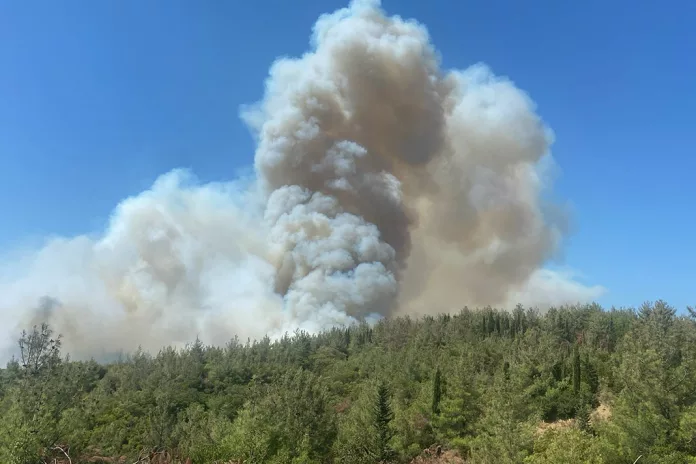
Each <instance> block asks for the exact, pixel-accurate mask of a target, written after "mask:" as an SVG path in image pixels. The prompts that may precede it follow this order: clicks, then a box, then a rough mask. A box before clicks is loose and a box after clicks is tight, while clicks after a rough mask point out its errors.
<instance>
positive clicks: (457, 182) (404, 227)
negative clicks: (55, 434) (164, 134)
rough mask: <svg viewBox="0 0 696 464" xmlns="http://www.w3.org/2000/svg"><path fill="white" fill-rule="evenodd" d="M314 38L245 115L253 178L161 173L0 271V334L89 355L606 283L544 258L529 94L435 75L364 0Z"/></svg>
mask: <svg viewBox="0 0 696 464" xmlns="http://www.w3.org/2000/svg"><path fill="white" fill-rule="evenodd" d="M311 45H312V47H311V51H310V52H308V53H307V54H305V55H303V56H302V57H301V58H297V59H289V58H284V59H280V60H278V61H276V62H275V63H274V64H273V65H272V67H271V70H270V75H269V77H268V80H267V82H266V91H265V96H264V98H263V100H262V101H261V102H259V103H258V104H256V105H252V106H249V107H246V108H244V110H243V111H242V119H243V120H244V121H245V122H246V124H247V125H248V126H249V127H250V129H251V130H252V132H253V134H254V137H255V138H256V140H257V151H256V154H255V176H254V177H253V178H252V179H236V180H233V181H231V182H227V183H213V184H201V183H199V182H197V180H196V179H195V178H194V177H193V175H192V174H191V173H189V172H187V171H181V170H175V171H172V172H170V173H167V174H165V175H163V176H162V177H161V178H159V179H158V180H157V181H156V182H155V183H154V185H153V186H152V187H151V188H150V189H149V190H147V191H145V192H143V193H141V194H139V195H137V196H134V197H132V198H128V199H126V200H124V201H123V202H122V203H121V204H119V205H118V206H117V207H116V209H115V211H114V213H113V214H112V217H111V220H110V224H109V226H108V228H107V229H106V230H105V231H104V233H103V234H102V235H101V236H98V237H89V236H80V237H74V238H56V239H51V240H49V241H48V242H47V243H46V244H45V246H44V247H43V248H40V249H38V250H35V251H32V252H30V253H24V254H23V255H22V256H21V258H20V259H16V260H11V261H10V262H9V263H8V264H5V265H3V267H2V269H1V270H0V294H1V295H2V300H0V312H1V314H2V317H3V319H4V321H5V325H4V332H5V333H0V337H2V338H0V340H4V341H7V342H8V343H14V339H15V338H16V333H17V330H19V328H20V327H26V326H27V325H30V324H32V323H38V322H42V321H47V322H49V323H50V324H51V325H52V326H53V327H54V328H55V329H56V330H57V331H59V332H61V333H62V334H63V335H64V336H65V342H64V346H65V348H66V350H67V351H69V352H71V353H72V354H73V355H75V356H77V357H85V356H96V357H104V356H107V355H109V354H110V353H114V352H118V351H121V350H125V351H129V350H133V349H135V348H137V347H138V346H139V345H141V346H143V347H144V348H146V349H149V350H157V349H158V348H160V347H161V346H163V345H177V346H180V345H182V344H185V343H187V342H190V341H192V340H193V339H194V338H195V337H196V336H199V337H200V338H201V339H202V340H203V341H204V342H207V343H213V344H222V343H225V342H226V341H227V340H229V339H230V338H231V337H232V336H234V335H235V334H237V335H240V336H241V337H252V338H257V337H262V336H264V335H266V334H269V335H271V336H277V335H280V334H282V333H284V332H285V331H292V330H294V329H296V328H300V329H305V330H309V331H316V330H320V329H322V328H326V327H330V326H333V325H337V324H349V323H352V322H355V321H358V320H368V321H369V320H374V319H376V318H379V317H382V316H389V315H394V314H406V313H408V314H421V313H433V312H443V311H451V310H458V309H459V308H461V307H463V306H464V305H469V306H480V305H495V306H502V307H510V306H514V305H515V304H517V303H518V302H520V303H523V304H527V305H537V306H540V307H544V306H549V305H558V304H563V303H576V302H583V301H589V300H593V299H595V298H596V297H598V296H599V295H600V294H601V293H602V291H603V289H602V288H601V287H598V286H593V287H588V286H585V285H583V284H581V283H579V282H577V281H575V280H574V278H573V276H572V275H568V274H564V273H560V272H553V271H550V270H548V269H545V268H544V264H545V263H546V262H548V260H549V259H550V258H552V257H553V256H554V254H555V253H556V252H557V251H558V250H559V247H560V245H561V240H562V238H563V236H564V235H565V229H566V226H565V222H564V217H563V214H558V211H560V209H559V208H555V209H553V208H550V206H553V205H546V204H545V203H544V201H542V193H543V190H544V189H545V188H548V187H549V184H550V182H549V180H548V176H547V175H546V169H547V167H548V166H551V165H552V158H551V155H550V153H549V145H550V143H551V142H552V134H551V131H550V130H549V129H548V128H547V127H546V126H545V125H544V124H543V122H542V121H541V120H540V118H539V117H538V116H537V115H536V114H535V108H534V104H533V102H532V101H531V100H530V99H529V97H528V96H527V95H526V94H525V93H523V92H522V91H520V90H519V89H517V88H516V87H515V86H514V84H513V83H512V82H510V81H509V80H506V79H503V78H499V77H496V76H494V75H493V74H492V72H491V71H490V70H489V69H488V68H487V67H485V66H484V65H475V66H473V67H471V68H469V69H466V70H463V71H460V70H449V71H448V70H443V69H442V68H441V66H440V60H439V57H438V53H437V51H436V50H435V49H434V48H433V45H432V44H431V43H430V38H429V36H428V32H427V30H426V28H425V27H424V26H422V25H420V24H418V23H416V22H414V21H406V20H403V19H401V18H399V17H395V16H391V17H390V16H387V15H386V14H385V13H384V12H383V11H382V9H381V8H380V5H379V3H378V2H377V1H364V0H363V1H354V2H353V3H351V4H350V5H349V7H347V8H344V9H341V10H339V11H337V12H334V13H332V14H328V15H324V16H322V17H320V18H319V20H318V21H317V23H316V24H315V27H314V30H313V35H312V40H311ZM554 211H555V214H550V213H549V212H554Z"/></svg>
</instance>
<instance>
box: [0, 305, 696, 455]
mask: <svg viewBox="0 0 696 464" xmlns="http://www.w3.org/2000/svg"><path fill="white" fill-rule="evenodd" d="M695 342H696V319H695V318H694V313H693V312H692V311H691V310H690V311H689V315H688V316H679V315H677V314H676V313H675V311H674V310H673V309H672V308H670V307H669V306H668V305H666V304H665V303H663V302H657V303H655V304H646V305H644V306H643V307H641V308H640V309H638V310H613V309H612V310H610V311H605V310H602V309H601V308H600V307H598V306H596V305H589V306H583V307H573V308H561V309H551V310H549V311H548V312H546V313H544V314H540V313H538V312H536V311H532V310H524V309H523V308H521V307H518V308H517V309H516V310H514V311H512V312H504V311H495V310H491V309H484V310H476V311H473V310H468V309H464V310H462V311H461V312H460V313H458V314H456V315H451V316H450V315H441V316H438V317H424V318H421V319H417V320H414V319H410V318H396V319H392V320H384V321H381V322H379V323H377V324H376V325H374V326H368V325H359V326H354V327H350V328H336V329H333V330H329V331H326V332H323V333H320V334H318V335H312V336H310V335H308V334H306V333H303V332H297V333H295V334H293V335H292V336H286V337H285V338H283V339H281V340H278V341H276V342H271V341H270V340H269V339H264V340H261V341H257V342H253V343H251V342H248V343H246V344H243V343H240V342H239V341H238V340H237V339H234V340H232V341H231V342H230V343H229V344H228V345H227V346H226V347H205V346H203V345H202V344H201V343H199V342H197V343H195V344H193V345H192V346H190V347H188V348H187V349H184V350H175V349H172V348H165V349H163V350H162V351H160V352H159V353H158V354H157V355H156V356H151V355H148V354H146V353H143V352H141V351H138V352H136V353H134V354H132V355H130V356H128V357H126V358H125V359H122V360H120V361H118V362H113V363H109V364H99V363H97V362H94V361H88V362H84V361H79V362H77V361H70V360H69V359H65V358H63V357H62V355H61V352H60V349H61V344H60V337H58V336H56V337H54V336H53V334H52V332H51V329H50V328H49V327H47V326H42V327H36V328H34V330H33V331H31V332H28V333H23V334H22V337H21V340H20V352H21V356H20V357H19V358H18V359H17V360H14V361H12V362H11V363H9V364H8V365H7V368H6V369H3V370H0V417H2V421H1V422H0V462H2V463H39V462H49V461H50V462H53V461H52V460H53V459H59V458H63V459H64V462H68V461H67V459H68V458H67V456H70V459H71V460H72V462H73V463H77V462H87V461H88V460H91V462H96V458H95V457H96V456H102V457H113V458H116V461H114V462H118V458H119V457H125V459H128V461H127V462H134V461H135V460H137V459H139V458H143V457H146V456H148V455H150V456H151V455H152V454H153V453H157V452H165V451H166V452H167V453H168V456H171V460H172V462H184V461H185V460H186V459H190V461H189V462H193V463H212V462H216V461H217V462H228V461H234V462H244V463H329V462H336V463H356V464H357V463H377V462H409V461H410V460H411V459H413V458H414V457H415V456H417V455H419V454H421V453H422V451H423V450H424V449H425V448H428V447H431V446H432V445H441V446H442V447H443V448H444V449H450V450H457V452H458V454H459V455H460V456H461V457H462V458H463V459H464V460H465V461H466V462H471V463H491V464H505V463H533V464H541V463H559V462H578V463H579V462H586V463H633V462H634V461H635V460H636V459H637V458H639V457H640V460H639V462H640V463H641V464H648V463H688V462H694V463H696V457H695V456H696V440H694V438H695V437H696V388H695V387H694V386H695V385H696V343H695Z"/></svg>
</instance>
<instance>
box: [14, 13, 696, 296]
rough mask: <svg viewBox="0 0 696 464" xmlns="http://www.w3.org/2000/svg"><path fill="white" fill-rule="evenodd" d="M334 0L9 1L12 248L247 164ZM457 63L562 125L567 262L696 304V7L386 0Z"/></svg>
mask: <svg viewBox="0 0 696 464" xmlns="http://www.w3.org/2000/svg"><path fill="white" fill-rule="evenodd" d="M345 4H346V2H338V1H335V0H321V1H319V0H298V1H293V2H290V1H287V0H272V1H263V2H262V1H259V2H258V3H255V2H223V1H212V0H210V1H197V2H191V1H175V0H171V1H167V2H164V1H148V2H142V1H139V0H122V1H113V0H109V1H107V0H103V1H77V0H66V1H61V2H55V1H47V0H45V1H40V2H21V1H19V0H11V1H6V2H2V3H0V217H1V218H2V219H1V220H0V250H3V251H7V250H11V249H13V248H15V247H17V246H19V245H21V244H23V243H25V242H26V241H31V240H34V239H36V238H39V237H44V236H46V235H53V234H60V235H68V236H70V235H75V234H79V233H85V232H93V231H98V230H99V229H100V228H101V227H102V226H103V225H104V223H105V221H106V220H107V219H108V215H109V214H110V213H111V211H112V209H113V207H114V206H115V205H116V204H117V203H118V202H119V201H120V200H121V199H123V198H124V197H125V196H127V195H132V194H136V193H138V192H139V191H141V190H143V189H144V188H147V187H148V186H149V185H150V184H151V182H152V181H153V180H154V179H155V178H156V177H157V176H158V175H160V174H162V173H164V172H166V171H169V170H170V169H172V168H176V167H185V168H191V169H192V170H193V171H194V172H195V173H196V174H197V176H198V177H199V178H200V179H201V180H203V181H210V180H225V179H230V178H232V177H233V176H234V174H235V172H236V170H237V169H239V168H242V167H245V166H248V165H249V164H250V163H251V162H252V160H253V150H254V146H253V141H252V139H251V137H250V135H249V132H248V130H247V129H246V128H245V127H244V126H243V124H242V122H241V121H240V119H239V118H238V108H239V106H240V105H241V104H245V103H252V102H254V101H257V100H258V99H259V98H260V97H261V96H262V92H263V82H264V78H265V77H266V75H267V72H268V68H269V65H270V64H271V63H272V61H273V60H274V59H275V58H276V57H278V56H281V55H299V54H301V53H303V52H304V51H305V50H307V48H308V43H309V36H310V32H311V27H312V25H313V23H314V22H315V20H316V19H317V17H318V16H319V15H320V14H321V13H324V12H329V11H333V10H335V9H336V8H339V7H342V6H345ZM383 7H384V8H385V9H386V10H387V11H388V12H389V13H390V14H393V13H396V14H400V15H402V16H405V17H413V18H416V19H418V20H419V21H420V22H422V23H424V24H425V25H426V26H427V27H428V29H429V31H430V34H431V36H432V38H433V41H434V43H435V46H436V47H437V48H438V49H439V50H440V52H441V53H442V56H443V64H444V67H447V68H453V67H454V68H465V67H467V66H469V65H471V64H474V63H476V62H479V61H483V62H485V63H487V64H488V65H489V66H491V67H492V69H493V71H494V72H495V73H496V74H499V75H505V76H509V77H510V78H511V79H512V80H513V81H514V82H515V83H516V84H517V85H518V86H519V87H520V88H522V89H524V90H525V91H527V92H528V93H529V94H530V96H531V97H532V98H533V99H534V100H535V101H536V103H537V104H538V111H539V113H540V114H541V116H542V117H543V118H544V119H545V121H546V122H547V123H548V124H549V125H550V126H551V127H552V128H553V130H554V132H555V134H556V143H555V144H554V146H553V154H554V157H555V159H556V160H557V162H558V164H559V166H560V168H561V175H560V177H559V178H558V180H557V183H556V186H555V192H556V193H557V194H558V196H559V197H560V198H562V199H566V200H568V201H569V202H570V203H571V205H572V211H573V225H574V230H573V234H572V236H571V237H570V238H569V239H568V240H567V244H566V247H565V252H564V262H563V263H564V264H566V265H568V266H571V267H572V268H575V269H577V270H579V271H581V272H582V273H583V275H584V276H585V279H586V281H587V282H588V283H592V284H601V285H604V286H605V287H607V289H608V290H609V292H608V293H607V294H606V295H605V296H604V297H603V298H602V299H601V300H600V302H601V303H602V304H605V305H612V304H614V305H617V306H620V305H638V304H640V303H641V302H643V301H645V300H654V299H658V298H662V299H666V300H667V301H668V302H670V303H672V304H673V305H675V306H677V307H678V308H683V307H684V306H685V305H687V304H696V295H694V294H693V291H692V288H694V286H693V284H694V283H695V282H696V266H694V264H693V263H694V262H696V246H693V239H692V237H693V234H694V232H693V231H694V226H695V225H696V224H695V222H696V201H695V200H696V190H695V189H694V187H693V180H692V179H693V173H694V172H695V170H696V158H695V156H694V155H696V149H695V148H696V116H695V115H694V111H695V110H696V91H695V90H694V83H695V81H694V76H695V75H696V61H694V59H693V50H694V49H695V47H696V31H694V30H693V24H695V23H696V4H694V3H692V2H687V1H672V2H669V4H667V3H666V2H665V3H662V4H660V2H639V3H635V2H628V1H623V0H622V1H618V0H617V1H613V2H600V1H598V0H591V1H585V2H551V1H545V2H541V1H539V2H518V1H513V0H505V1H504V0H494V1H489V2H474V1H463V2H452V1H450V0H432V1H429V2H423V1H420V0H404V1H396V0H385V1H383Z"/></svg>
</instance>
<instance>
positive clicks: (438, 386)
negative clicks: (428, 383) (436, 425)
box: [432, 367, 442, 415]
mask: <svg viewBox="0 0 696 464" xmlns="http://www.w3.org/2000/svg"><path fill="white" fill-rule="evenodd" d="M441 399H442V373H441V372H440V368H439V367H438V368H437V370H436V371H435V379H434V380H433V406H432V411H433V414H435V415H437V414H440V400H441Z"/></svg>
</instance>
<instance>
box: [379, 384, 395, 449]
mask: <svg viewBox="0 0 696 464" xmlns="http://www.w3.org/2000/svg"><path fill="white" fill-rule="evenodd" d="M374 414H375V416H374V417H375V430H376V433H377V437H376V438H377V456H376V457H377V462H389V461H391V460H393V459H394V456H395V453H394V450H393V449H392V448H391V446H390V442H391V439H392V437H393V435H394V432H393V431H392V429H391V427H390V423H391V421H392V420H393V419H394V412H393V411H392V409H391V405H390V404H389V390H388V389H387V386H386V385H385V384H384V383H382V382H380V384H379V386H378V387H377V404H376V405H375V411H374Z"/></svg>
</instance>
